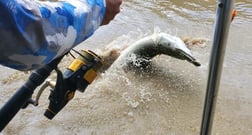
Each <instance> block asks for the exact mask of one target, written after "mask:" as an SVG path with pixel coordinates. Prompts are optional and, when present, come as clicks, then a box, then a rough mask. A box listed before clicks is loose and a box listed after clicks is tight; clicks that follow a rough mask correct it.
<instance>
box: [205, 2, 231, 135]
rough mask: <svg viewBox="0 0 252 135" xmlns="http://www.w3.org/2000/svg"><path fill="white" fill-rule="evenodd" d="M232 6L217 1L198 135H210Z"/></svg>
mask: <svg viewBox="0 0 252 135" xmlns="http://www.w3.org/2000/svg"><path fill="white" fill-rule="evenodd" d="M233 6H234V0H218V7H217V18H216V22H215V31H214V39H213V46H212V52H211V57H210V65H209V73H208V83H207V90H206V95H205V103H204V110H203V116H202V122H201V131H200V135H210V134H211V130H212V125H213V119H214V113H215V107H216V102H217V95H218V91H219V84H220V78H221V72H222V65H223V60H224V55H225V49H226V44H227V37H228V32H229V26H230V23H231V20H232V19H233V18H234V15H235V14H234V15H233V16H232V11H233Z"/></svg>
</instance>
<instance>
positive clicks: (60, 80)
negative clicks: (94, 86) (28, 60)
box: [34, 50, 103, 119]
mask: <svg viewBox="0 0 252 135" xmlns="http://www.w3.org/2000/svg"><path fill="white" fill-rule="evenodd" d="M75 52H76V53H78V54H79V56H78V57H77V58H75V59H74V60H73V61H72V63H71V64H70V65H69V66H68V68H67V69H66V71H65V72H64V73H63V74H62V72H61V71H60V70H59V69H58V68H56V69H55V71H56V73H57V80H56V82H55V81H52V80H47V81H46V82H45V84H44V85H42V86H41V89H40V90H39V92H38V94H37V97H36V100H35V102H34V105H35V106H37V105H38V101H39V97H40V95H41V93H42V92H43V90H44V89H45V88H46V87H48V86H49V87H51V93H50V95H49V101H50V103H49V106H48V108H47V109H46V111H45V113H44V115H45V116H46V117H47V118H48V119H52V118H53V117H54V116H55V115H56V114H57V113H58V112H59V111H60V110H61V109H62V108H63V107H64V106H65V105H66V104H67V103H68V102H69V101H70V100H71V99H72V98H73V97H74V95H75V91H76V90H78V91H80V92H84V91H85V89H86V88H87V86H88V85H89V84H91V83H92V81H93V80H94V79H95V78H96V76H97V71H98V70H99V69H100V68H101V67H102V65H103V60H102V59H101V57H99V56H98V55H96V54H95V53H94V52H92V51H90V50H87V51H86V50H81V51H80V52H77V51H75Z"/></svg>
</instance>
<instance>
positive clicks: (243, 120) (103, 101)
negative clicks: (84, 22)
mask: <svg viewBox="0 0 252 135" xmlns="http://www.w3.org/2000/svg"><path fill="white" fill-rule="evenodd" d="M235 9H236V10H237V17H236V18H235V20H234V21H233V22H232V24H231V26H230V31H229V38H228V44H227V48H226V55H225V59H224V64H223V72H222V78H221V82H220V88H219V94H218V101H217V106H216V107H217V108H216V114H215V118H214V125H213V134H214V135H251V134H252V113H251V111H252V109H251V108H252V93H251V89H252V84H251V81H252V45H251V43H252V38H251V32H250V31H251V30H252V1H251V0H236V1H235ZM215 11H216V1H213V0H187V1H182V0H169V1H167V0H125V1H124V3H123V5H122V11H121V13H120V14H119V15H118V16H117V17H116V18H115V20H114V21H112V22H111V23H110V24H109V25H107V26H103V27H101V28H100V29H99V30H98V31H97V32H95V34H94V36H92V37H91V38H90V39H88V40H87V41H86V42H84V43H82V44H81V45H80V46H78V47H77V49H92V50H94V51H96V52H97V53H101V52H102V51H104V50H110V49H113V48H115V49H118V48H119V49H120V48H123V47H124V46H125V45H129V44H131V43H133V42H134V41H136V40H137V39H140V38H142V37H144V36H146V35H150V34H152V33H153V32H166V33H169V34H172V35H175V36H178V37H181V38H187V39H204V40H206V42H204V43H203V44H199V45H192V46H190V49H191V50H192V53H193V55H194V56H195V57H196V58H197V59H198V60H199V61H200V62H201V64H202V66H201V67H199V68H197V67H194V66H193V65H191V64H190V63H187V62H185V61H180V60H177V59H173V58H171V57H168V56H162V55H161V56H158V57H155V58H154V59H153V66H154V68H153V70H152V71H150V72H148V73H141V74H136V73H133V72H130V71H129V72H124V71H122V70H121V68H120V66H117V65H115V66H113V67H112V68H110V69H109V70H108V71H107V72H105V73H104V74H102V75H101V76H100V77H98V78H97V79H96V80H95V81H94V82H93V83H92V84H91V85H90V86H89V87H88V88H87V89H86V91H85V93H80V92H76V95H75V98H74V99H73V100H72V101H71V102H70V103H69V104H68V105H67V106H66V107H65V108H64V109H63V110H62V111H61V112H60V113H59V114H57V116H56V117H55V118H54V119H53V120H47V119H46V118H45V117H44V116H43V113H44V110H45V109H46V107H47V105H48V99H47V98H48V94H49V91H46V92H45V93H43V95H42V97H41V100H40V104H39V106H38V107H33V106H29V107H28V108H27V109H25V110H21V111H20V112H19V113H18V114H17V115H16V116H15V117H14V119H13V120H12V121H11V122H10V123H9V125H8V126H7V127H6V128H5V129H4V130H3V132H2V133H0V134H3V135H12V134H25V135H41V134H54V135H56V134H59V135H68V134H78V135H197V134H199V132H200V124H201V118H202V111H203V102H204V96H205V91H206V82H207V74H208V63H209V55H210V50H211V46H212V39H213V30H214V21H215ZM192 42H193V41H189V43H192ZM70 61H71V59H70V58H66V59H64V60H63V61H62V63H61V64H62V65H61V67H62V68H64V67H65V66H66V65H67V64H69V63H70ZM0 71H1V76H2V77H1V82H0V83H1V90H0V95H1V97H0V106H2V105H3V104H4V103H5V102H6V101H7V100H8V98H9V97H10V96H11V95H12V94H13V93H14V92H15V90H16V89H18V88H19V87H20V86H21V85H22V84H23V83H24V81H25V80H26V79H27V77H28V75H29V74H24V73H21V72H17V71H15V70H11V69H7V68H5V67H1V68H0ZM35 92H36V91H35Z"/></svg>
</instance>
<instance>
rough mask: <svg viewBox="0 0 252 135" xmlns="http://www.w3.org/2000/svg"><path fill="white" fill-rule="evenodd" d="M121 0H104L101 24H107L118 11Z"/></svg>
mask: <svg viewBox="0 0 252 135" xmlns="http://www.w3.org/2000/svg"><path fill="white" fill-rule="evenodd" d="M122 1H123V0H106V13H105V16H104V18H103V21H102V24H101V25H106V24H108V23H109V22H110V21H111V20H112V19H114V17H115V16H116V14H117V13H119V12H120V5H121V4H122Z"/></svg>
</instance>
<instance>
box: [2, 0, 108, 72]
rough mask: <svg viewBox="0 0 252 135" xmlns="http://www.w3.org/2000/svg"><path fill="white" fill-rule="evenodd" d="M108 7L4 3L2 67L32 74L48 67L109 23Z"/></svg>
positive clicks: (76, 2)
mask: <svg viewBox="0 0 252 135" xmlns="http://www.w3.org/2000/svg"><path fill="white" fill-rule="evenodd" d="M106 1H111V0H106ZM105 5H106V2H105V0H65V1H58V2H48V1H36V0H1V1H0V64H2V65H4V66H7V67H11V68H14V69H17V70H31V69H35V68H38V67H39V66H41V65H44V64H47V63H49V62H50V61H51V60H53V59H55V58H56V57H58V56H61V55H63V54H65V53H66V52H68V51H69V50H70V49H71V48H73V47H74V46H76V45H77V44H79V43H80V42H82V41H84V40H85V39H87V38H88V37H90V36H91V35H92V34H93V33H94V31H95V30H96V29H97V28H98V27H99V26H100V25H102V24H107V23H108V22H105V23H104V20H106V17H104V16H106V15H105V12H106V11H107V9H106V8H105ZM108 6H109V5H108ZM106 14H107V13H106Z"/></svg>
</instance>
